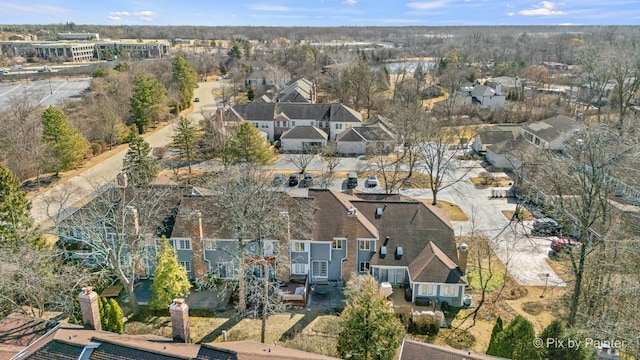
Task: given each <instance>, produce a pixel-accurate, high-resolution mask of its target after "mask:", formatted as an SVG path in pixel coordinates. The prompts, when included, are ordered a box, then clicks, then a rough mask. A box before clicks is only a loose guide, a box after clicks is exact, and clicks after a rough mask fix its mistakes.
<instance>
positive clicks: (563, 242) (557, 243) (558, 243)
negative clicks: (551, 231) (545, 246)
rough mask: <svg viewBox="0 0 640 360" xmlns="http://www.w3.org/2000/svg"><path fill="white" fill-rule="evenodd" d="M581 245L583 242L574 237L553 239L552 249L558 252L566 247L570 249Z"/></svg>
mask: <svg viewBox="0 0 640 360" xmlns="http://www.w3.org/2000/svg"><path fill="white" fill-rule="evenodd" d="M580 246H582V243H581V242H579V241H577V240H573V239H554V240H551V250H553V252H554V253H556V254H558V253H560V252H562V250H564V249H570V248H574V247H580Z"/></svg>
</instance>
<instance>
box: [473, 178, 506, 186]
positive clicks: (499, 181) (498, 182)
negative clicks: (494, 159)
mask: <svg viewBox="0 0 640 360" xmlns="http://www.w3.org/2000/svg"><path fill="white" fill-rule="evenodd" d="M469 180H471V182H472V183H473V185H475V186H476V187H479V188H486V187H507V186H511V185H513V180H512V179H511V178H510V177H508V176H499V177H496V178H494V179H493V181H491V183H489V184H484V183H483V182H484V179H482V178H480V177H472V178H469Z"/></svg>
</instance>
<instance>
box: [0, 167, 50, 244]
mask: <svg viewBox="0 0 640 360" xmlns="http://www.w3.org/2000/svg"><path fill="white" fill-rule="evenodd" d="M40 242H41V238H40V237H39V236H37V235H36V234H35V232H34V230H33V220H32V219H31V203H30V202H29V201H28V200H27V195H26V194H25V192H24V191H22V189H20V183H19V182H18V178H17V177H16V176H15V175H14V174H13V173H12V172H11V170H9V169H8V168H6V167H5V166H4V165H2V164H0V248H5V249H6V248H15V247H18V246H20V245H23V244H25V243H27V244H28V245H32V246H33V245H40Z"/></svg>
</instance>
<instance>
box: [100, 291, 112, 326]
mask: <svg viewBox="0 0 640 360" xmlns="http://www.w3.org/2000/svg"><path fill="white" fill-rule="evenodd" d="M98 309H99V312H100V324H101V325H102V330H104V331H109V330H107V329H109V314H110V312H111V309H110V308H109V300H108V299H107V298H103V297H99V298H98Z"/></svg>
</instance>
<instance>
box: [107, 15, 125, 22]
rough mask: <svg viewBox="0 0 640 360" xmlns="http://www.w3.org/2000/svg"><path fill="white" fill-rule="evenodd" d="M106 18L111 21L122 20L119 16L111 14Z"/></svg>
mask: <svg viewBox="0 0 640 360" xmlns="http://www.w3.org/2000/svg"><path fill="white" fill-rule="evenodd" d="M107 19H109V20H111V21H120V20H122V18H121V17H120V16H113V15H109V16H107Z"/></svg>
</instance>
